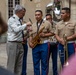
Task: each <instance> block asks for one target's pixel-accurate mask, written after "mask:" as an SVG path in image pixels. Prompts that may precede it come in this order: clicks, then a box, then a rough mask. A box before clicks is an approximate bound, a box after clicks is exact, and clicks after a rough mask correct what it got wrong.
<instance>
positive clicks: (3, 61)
mask: <svg viewBox="0 0 76 75" xmlns="http://www.w3.org/2000/svg"><path fill="white" fill-rule="evenodd" d="M28 49H29V50H28V57H27V75H34V74H33V62H32V50H31V48H28ZM6 65H7V51H6V43H3V44H0V66H3V67H4V68H7V66H6ZM58 68H59V58H58ZM49 75H52V60H51V58H50V62H49Z"/></svg>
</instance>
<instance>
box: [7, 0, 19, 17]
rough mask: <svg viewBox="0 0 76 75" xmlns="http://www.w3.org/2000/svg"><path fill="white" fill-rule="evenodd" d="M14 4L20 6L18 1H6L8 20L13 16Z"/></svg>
mask: <svg viewBox="0 0 76 75" xmlns="http://www.w3.org/2000/svg"><path fill="white" fill-rule="evenodd" d="M16 4H20V0H8V18H9V17H11V16H12V15H13V14H14V10H13V9H14V7H15V6H16Z"/></svg>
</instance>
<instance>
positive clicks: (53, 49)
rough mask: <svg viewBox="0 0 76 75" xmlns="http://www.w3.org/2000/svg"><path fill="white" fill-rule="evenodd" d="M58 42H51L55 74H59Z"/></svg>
mask: <svg viewBox="0 0 76 75" xmlns="http://www.w3.org/2000/svg"><path fill="white" fill-rule="evenodd" d="M57 52H58V49H57V43H51V44H50V53H51V55H52V65H53V66H52V68H53V75H58V71H57Z"/></svg>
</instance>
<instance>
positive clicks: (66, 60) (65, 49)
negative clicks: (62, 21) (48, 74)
mask: <svg viewBox="0 0 76 75" xmlns="http://www.w3.org/2000/svg"><path fill="white" fill-rule="evenodd" d="M63 40H64V42H65V44H64V67H65V66H68V65H69V63H68V46H67V35H66V34H64V35H63Z"/></svg>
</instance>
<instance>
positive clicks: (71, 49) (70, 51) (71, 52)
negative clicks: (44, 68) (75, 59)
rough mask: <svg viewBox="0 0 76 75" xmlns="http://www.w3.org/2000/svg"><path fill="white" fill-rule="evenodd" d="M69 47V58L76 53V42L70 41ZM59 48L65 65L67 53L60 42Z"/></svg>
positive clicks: (62, 63)
mask: <svg viewBox="0 0 76 75" xmlns="http://www.w3.org/2000/svg"><path fill="white" fill-rule="evenodd" d="M67 47H68V58H69V57H70V56H71V55H72V54H74V53H75V47H74V43H68V44H67ZM58 50H59V56H60V61H61V65H62V67H63V65H64V63H65V53H64V46H63V45H62V44H60V43H59V44H58Z"/></svg>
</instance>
